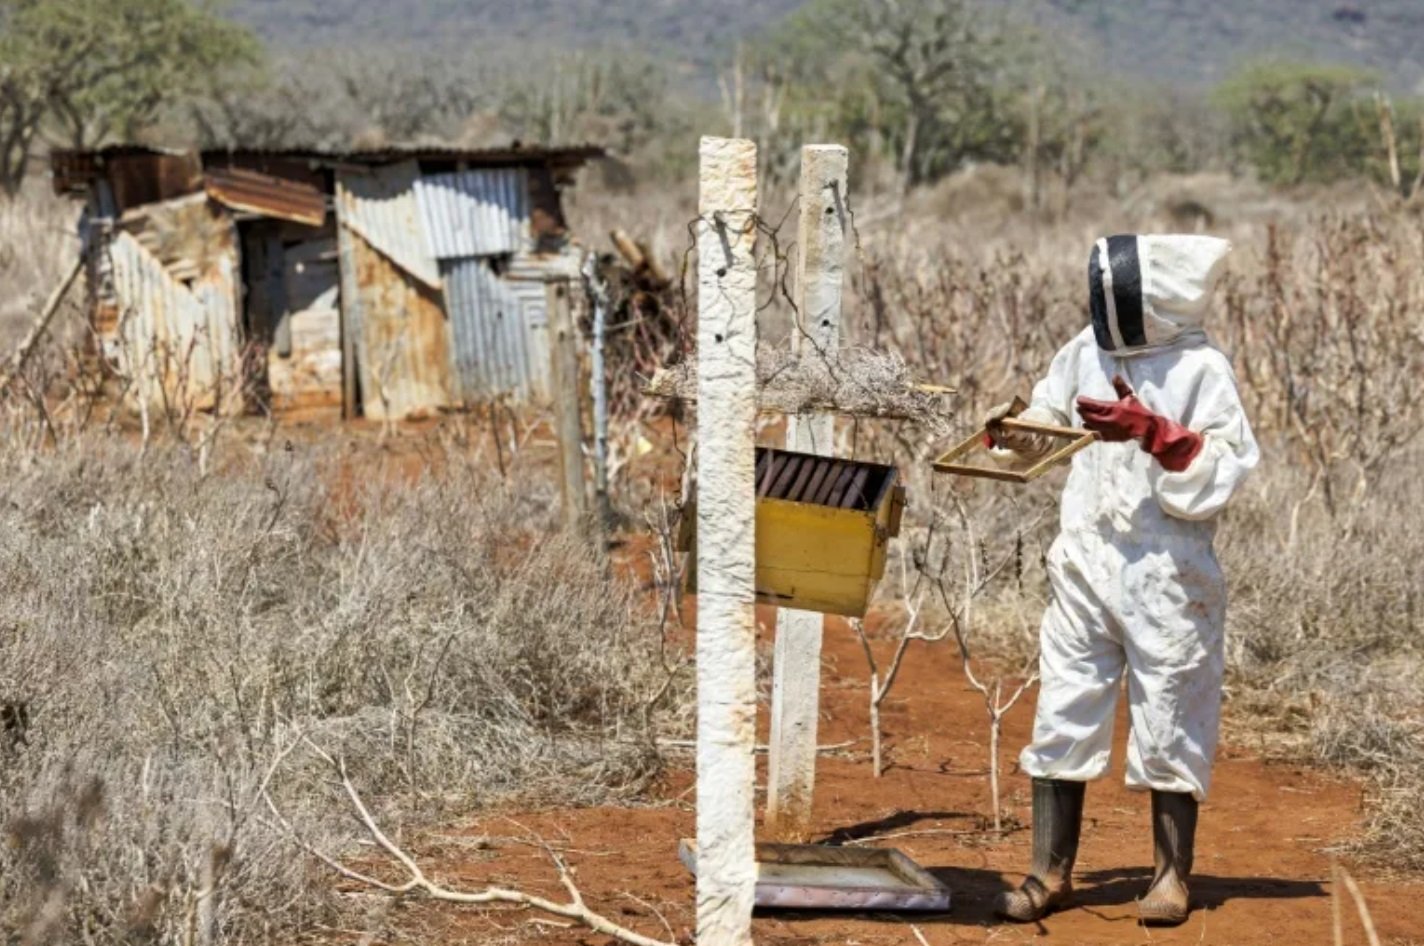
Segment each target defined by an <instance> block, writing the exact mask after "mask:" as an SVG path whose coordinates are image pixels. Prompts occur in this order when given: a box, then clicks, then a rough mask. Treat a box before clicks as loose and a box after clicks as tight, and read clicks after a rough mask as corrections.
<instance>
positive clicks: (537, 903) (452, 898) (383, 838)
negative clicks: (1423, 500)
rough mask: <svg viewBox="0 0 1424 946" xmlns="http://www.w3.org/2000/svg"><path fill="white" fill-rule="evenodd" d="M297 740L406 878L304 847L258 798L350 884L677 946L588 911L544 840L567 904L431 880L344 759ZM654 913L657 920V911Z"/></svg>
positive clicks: (643, 944) (265, 794) (645, 944)
mask: <svg viewBox="0 0 1424 946" xmlns="http://www.w3.org/2000/svg"><path fill="white" fill-rule="evenodd" d="M300 741H301V742H304V743H305V744H306V745H307V746H308V747H309V748H310V749H311V750H312V751H313V752H314V753H316V755H318V756H319V757H320V758H321V759H323V760H324V761H325V762H326V763H327V764H328V765H329V766H331V767H332V768H333V769H334V771H335V773H336V774H337V776H338V777H339V778H340V780H341V788H342V791H343V792H344V794H345V796H346V800H347V801H348V802H349V803H350V806H351V809H352V810H353V811H354V813H355V814H356V817H357V820H358V821H360V823H361V826H362V827H363V828H364V829H365V831H366V833H367V834H368V835H369V836H370V838H371V840H372V841H374V842H375V844H376V846H377V847H378V848H380V850H381V851H383V852H384V853H385V854H386V856H387V857H389V858H390V859H391V860H393V861H394V862H395V863H396V864H398V865H399V866H400V868H401V870H402V871H403V873H404V875H405V879H404V880H403V881H401V882H391V881H385V880H381V879H379V878H377V877H374V876H372V875H370V874H367V873H363V872H362V871H358V870H356V869H355V868H352V867H350V866H348V865H347V864H345V863H343V862H342V861H341V860H339V859H338V858H336V857H334V856H332V855H331V854H329V853H327V852H325V851H323V850H321V849H320V848H318V847H316V846H315V845H313V844H311V843H309V842H307V841H306V840H305V839H304V838H302V837H301V835H300V833H299V832H298V831H297V830H296V828H295V827H294V826H293V825H292V823H291V821H290V820H288V819H287V817H286V816H285V815H284V814H282V812H281V810H280V809H279V808H278V807H277V803H276V801H275V800H274V799H273V798H272V795H271V792H270V791H269V787H268V784H267V781H265V780H264V782H263V784H262V786H261V788H260V791H261V795H262V798H263V800H264V801H265V802H266V804H267V808H268V810H269V811H271V813H272V815H273V817H274V818H276V819H277V821H278V823H279V824H280V826H281V827H282V828H283V829H284V831H285V832H286V834H287V835H288V837H290V838H291V839H292V841H293V842H294V843H295V844H296V845H297V846H298V847H300V848H301V849H302V850H303V851H305V852H307V853H308V854H310V855H311V856H313V857H315V858H316V859H317V860H319V861H321V862H322V863H323V864H325V865H326V866H327V867H328V868H329V869H331V870H332V871H333V872H335V873H336V874H338V875H340V876H342V877H344V878H346V879H347V880H350V881H354V882H356V883H359V884H361V885H363V886H366V887H372V888H375V889H376V890H379V891H382V892H384V893H386V894H389V895H391V896H392V897H397V898H399V897H405V896H407V895H411V894H415V895H420V896H424V897H427V898H429V899H431V900H436V901H440V902H442V903H456V904H467V905H471V906H489V905H497V904H509V905H512V906H519V907H528V908H531V909H534V910H539V911H541V912H543V913H548V914H551V915H553V916H558V917H563V918H564V919H568V920H573V921H575V922H577V923H580V924H582V925H584V926H586V927H588V928H589V929H591V930H593V931H594V932H596V933H602V934H603V935H605V936H611V937H613V938H614V939H617V940H619V941H621V942H624V943H630V944H632V946H676V944H675V943H673V942H671V941H668V940H659V939H654V938H652V937H650V936H644V935H643V934H641V933H638V932H636V931H635V930H630V929H628V928H627V927H624V926H620V925H619V924H617V923H614V922H613V921H612V920H610V919H608V918H607V917H606V916H603V915H602V914H600V913H598V912H596V911H594V910H593V909H591V908H590V907H589V906H588V904H587V903H585V902H584V898H583V894H582V893H581V892H580V891H579V888H578V886H577V885H576V884H575V883H574V878H573V870H572V868H570V867H569V866H568V864H567V863H566V862H565V861H564V859H563V857H562V856H561V855H560V854H559V853H558V852H556V851H555V850H554V849H553V848H552V847H551V846H549V845H548V844H546V843H543V842H542V840H541V841H540V842H539V846H540V847H542V848H543V850H544V853H545V854H546V855H548V857H549V859H550V860H551V861H552V862H553V864H554V868H555V870H557V871H558V875H559V883H560V884H561V885H562V886H563V888H564V890H565V891H566V892H567V893H568V901H567V902H563V903H561V902H558V901H555V900H550V899H548V898H546V897H540V896H537V895H535V894H529V893H525V892H523V891H521V890H514V889H512V888H508V887H500V886H496V885H490V886H487V887H485V888H483V889H481V890H458V889H455V888H452V887H448V886H446V885H444V884H440V883H437V882H435V881H433V880H431V879H430V878H429V877H428V876H427V875H426V874H425V872H424V870H422V869H421V867H420V865H419V864H418V863H417V862H416V860H415V858H414V857H412V856H411V855H410V854H409V853H407V852H406V851H405V850H404V849H403V848H401V847H400V846H399V845H398V844H396V843H395V842H394V841H392V840H391V839H390V837H389V836H388V835H387V834H386V833H385V832H384V831H383V830H382V829H381V827H380V825H379V824H378V823H377V822H376V819H375V818H374V817H373V816H372V815H371V812H370V810H369V809H368V808H367V807H366V803H365V801H364V800H363V799H362V797H361V794H360V792H358V791H357V790H356V786H355V785H354V784H353V783H352V781H351V776H350V774H349V773H348V772H347V771H346V762H345V760H344V759H338V758H335V757H333V756H332V755H331V754H330V753H328V752H326V751H325V750H324V749H322V748H320V747H319V746H317V745H316V744H315V743H313V742H312V741H311V740H310V739H308V738H306V737H305V736H302V737H300ZM294 744H295V741H294ZM291 748H292V747H291V746H288V747H287V748H286V749H285V750H284V751H283V753H282V754H281V755H280V756H279V758H278V760H277V762H275V763H274V765H273V770H274V771H275V768H276V767H277V765H278V764H280V761H281V758H284V757H285V755H286V753H288V752H290V751H291ZM653 912H654V914H655V915H657V911H656V910H654V911H653ZM658 918H659V920H660V921H661V922H662V923H663V925H664V927H665V928H666V927H667V921H666V920H665V919H663V918H662V917H661V915H658Z"/></svg>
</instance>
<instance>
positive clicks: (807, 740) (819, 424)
mask: <svg viewBox="0 0 1424 946" xmlns="http://www.w3.org/2000/svg"><path fill="white" fill-rule="evenodd" d="M847 160H848V159H847V153H846V149H845V148H843V147H841V146H840V145H806V146H805V147H803V148H802V149H801V185H800V187H801V193H800V206H801V217H800V225H799V227H798V230H797V237H796V242H797V245H798V246H799V247H800V248H801V252H800V259H799V261H798V265H797V271H796V287H795V291H796V308H797V310H798V315H797V320H798V324H797V326H796V328H795V329H794V330H793V331H792V336H791V345H792V350H793V351H795V352H796V353H797V354H799V355H800V356H801V357H802V358H816V357H820V356H821V355H822V354H824V355H825V356H827V357H833V356H834V355H835V353H836V350H837V348H839V346H840V327H841V282H842V277H843V275H844V271H845V229H846V207H845V200H846V165H847ZM834 433H835V420H834V418H833V417H832V415H830V414H826V413H811V414H805V415H799V416H797V415H793V416H790V417H788V418H787V419H786V447H787V449H789V450H796V451H799V452H801V453H818V454H822V455H828V454H829V453H830V452H831V448H832V445H833V439H832V438H833V435H834ZM823 622H824V619H823V617H822V615H820V614H818V613H816V612H813V611H796V610H793V609H790V608H782V609H781V610H780V612H779V613H778V615H777V621H776V646H775V652H774V654H773V657H772V690H771V757H770V760H769V764H768V769H767V806H766V826H767V831H768V833H769V834H770V835H771V836H772V837H774V838H776V839H778V840H784V841H804V840H805V838H806V835H807V833H808V831H809V829H810V826H811V799H812V793H813V790H814V788H815V784H816V722H817V717H818V715H819V713H820V692H821V630H822V626H823Z"/></svg>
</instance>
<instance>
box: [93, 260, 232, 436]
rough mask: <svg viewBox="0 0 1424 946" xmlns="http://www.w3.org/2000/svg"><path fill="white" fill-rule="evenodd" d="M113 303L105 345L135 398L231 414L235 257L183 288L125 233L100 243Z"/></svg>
mask: <svg viewBox="0 0 1424 946" xmlns="http://www.w3.org/2000/svg"><path fill="white" fill-rule="evenodd" d="M106 249H107V253H108V258H109V259H108V262H109V265H110V267H111V273H112V280H113V282H112V286H113V292H114V296H115V298H116V301H117V305H118V325H117V332H116V337H115V339H114V341H113V343H112V346H113V347H112V348H110V349H109V350H110V353H111V354H112V355H113V357H114V359H115V361H116V362H117V363H118V367H119V369H120V370H121V371H123V372H124V373H125V374H127V375H129V376H130V377H131V378H133V380H134V384H135V389H136V390H135V393H136V395H137V396H139V397H142V398H146V399H147V400H148V401H149V402H151V403H154V404H163V403H167V404H168V405H169V406H170V407H172V408H174V409H181V408H183V407H184V406H187V407H191V408H198V409H208V408H213V407H217V408H220V409H233V408H234V406H235V404H236V403H237V402H238V401H239V398H238V397H237V394H238V373H239V372H238V367H239V366H238V337H237V307H236V301H237V295H236V260H235V258H234V257H232V256H228V257H223V258H220V259H218V260H215V261H214V262H213V264H212V266H211V267H210V268H209V269H208V270H207V271H206V272H204V273H203V274H202V275H201V276H200V277H199V278H198V279H197V280H196V281H195V282H194V284H193V288H192V289H191V290H190V289H189V288H188V287H187V286H184V285H183V284H182V283H180V282H179V281H178V280H176V279H174V278H173V276H172V275H170V274H169V272H168V271H167V270H166V269H165V268H164V266H163V264H162V263H161V262H160V261H159V259H158V258H157V257H156V256H154V255H153V253H151V252H149V250H148V249H146V248H145V247H144V246H143V245H142V244H141V243H140V242H139V241H138V240H137V239H135V238H134V237H133V235H131V234H129V233H123V232H119V233H117V234H115V236H114V239H113V240H112V241H111V242H110V243H109V244H108V246H107V248H106Z"/></svg>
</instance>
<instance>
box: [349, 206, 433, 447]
mask: <svg viewBox="0 0 1424 946" xmlns="http://www.w3.org/2000/svg"><path fill="white" fill-rule="evenodd" d="M341 227H342V229H343V230H344V231H345V234H347V235H349V238H350V250H351V253H350V263H351V265H352V267H353V268H354V271H355V290H356V295H357V299H356V306H355V307H354V309H351V308H350V307H349V306H348V310H349V311H353V312H355V313H357V315H358V318H359V320H360V321H359V328H356V329H355V331H356V332H357V333H358V334H357V335H356V340H357V346H356V347H357V349H358V353H357V363H358V369H359V370H358V376H359V381H360V386H361V404H362V407H363V409H364V411H365V414H366V416H367V417H370V418H373V419H381V418H399V417H410V416H417V415H429V414H431V413H433V412H435V411H436V410H438V409H440V408H442V407H445V406H446V405H448V404H449V402H450V388H451V379H450V363H451V358H450V330H449V324H448V323H447V321H446V318H445V313H444V312H443V311H442V308H441V299H440V294H439V293H437V292H435V291H434V290H433V289H431V288H430V287H429V286H426V285H424V284H423V283H421V282H420V281H418V280H416V279H414V278H413V277H412V276H411V275H410V274H409V273H407V272H406V271H405V270H404V269H402V268H400V267H398V266H396V265H395V263H394V262H393V261H392V260H391V259H390V258H389V257H387V256H386V255H385V254H383V253H381V252H378V251H377V250H376V249H375V248H374V247H372V246H371V244H370V243H368V242H367V241H366V240H365V239H364V238H363V237H362V236H361V235H360V234H359V233H354V232H352V231H351V230H350V229H349V228H346V226H345V223H344V222H343V223H342V224H341ZM346 265H347V259H346V254H345V252H344V251H343V254H342V266H343V267H344V266H346ZM343 285H344V282H343ZM343 305H347V303H346V302H345V301H343Z"/></svg>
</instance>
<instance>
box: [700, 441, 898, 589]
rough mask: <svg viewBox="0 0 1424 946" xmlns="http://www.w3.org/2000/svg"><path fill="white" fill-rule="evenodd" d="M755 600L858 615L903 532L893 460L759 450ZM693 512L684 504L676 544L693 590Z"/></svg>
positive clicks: (896, 475) (768, 449)
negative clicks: (892, 543)
mask: <svg viewBox="0 0 1424 946" xmlns="http://www.w3.org/2000/svg"><path fill="white" fill-rule="evenodd" d="M756 470H757V477H756V482H757V498H756V598H757V600H758V601H760V602H762V603H764V604H775V605H780V606H782V607H787V608H798V609H800V610H802V611H819V612H822V613H824V614H843V615H847V616H849V617H862V616H864V614H865V609H866V607H867V606H868V605H869V603H870V596H871V593H872V592H873V591H874V589H875V583H876V582H877V581H879V580H880V579H881V577H883V576H884V574H885V556H886V552H887V549H888V547H889V544H890V539H891V538H893V537H894V536H896V535H899V533H900V518H901V515H902V514H903V512H904V508H905V488H904V487H903V486H901V485H900V483H899V473H898V471H897V470H896V469H895V468H894V467H893V466H885V465H883V464H879V463H866V462H864V461H860V460H844V459H837V458H835V457H821V456H816V455H814V454H808V453H794V452H792V451H789V450H776V449H773V448H771V447H758V448H757V460H756ZM696 518H697V517H696V511H695V504H694V503H693V502H692V501H691V500H689V502H688V503H687V504H686V505H685V506H684V510H683V518H682V526H683V528H682V530H681V533H680V536H679V538H680V541H679V549H680V550H681V551H686V552H689V553H691V554H689V555H688V557H687V568H686V572H687V585H686V590H687V592H688V593H689V594H696V593H697V555H696V547H697V542H696V536H695V534H694V533H695V524H696Z"/></svg>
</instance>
